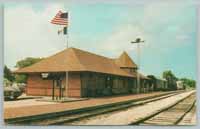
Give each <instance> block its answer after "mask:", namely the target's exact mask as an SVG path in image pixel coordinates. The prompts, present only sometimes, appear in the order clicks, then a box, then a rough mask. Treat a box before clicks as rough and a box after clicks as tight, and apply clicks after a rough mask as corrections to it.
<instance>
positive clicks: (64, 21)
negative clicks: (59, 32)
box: [51, 11, 68, 26]
mask: <svg viewBox="0 0 200 129" xmlns="http://www.w3.org/2000/svg"><path fill="white" fill-rule="evenodd" d="M51 23H52V24H57V25H65V26H67V25H68V13H67V12H66V13H63V12H62V11H59V12H58V13H57V14H56V16H55V17H54V18H53V19H52V20H51Z"/></svg>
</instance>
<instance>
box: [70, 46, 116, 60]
mask: <svg viewBox="0 0 200 129" xmlns="http://www.w3.org/2000/svg"><path fill="white" fill-rule="evenodd" d="M71 48H72V49H76V50H79V51H82V52H85V53H88V54H92V55H95V56H99V57H102V58H106V59H112V58H110V57H106V56H103V55H99V54H95V53H93V52H90V51H86V50H82V49H79V48H74V47H71Z"/></svg>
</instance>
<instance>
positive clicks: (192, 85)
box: [180, 78, 196, 88]
mask: <svg viewBox="0 0 200 129" xmlns="http://www.w3.org/2000/svg"><path fill="white" fill-rule="evenodd" d="M180 80H181V81H182V82H183V85H184V86H185V87H186V88H195V87H196V81H195V80H192V79H188V78H181V79H180Z"/></svg>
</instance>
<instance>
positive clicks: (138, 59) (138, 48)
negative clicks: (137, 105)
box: [131, 38, 144, 93]
mask: <svg viewBox="0 0 200 129" xmlns="http://www.w3.org/2000/svg"><path fill="white" fill-rule="evenodd" d="M143 42H144V40H143V41H142V40H141V39H140V38H137V39H136V40H135V41H131V43H132V44H137V55H138V57H137V63H138V67H137V93H139V87H140V74H139V68H140V43H143Z"/></svg>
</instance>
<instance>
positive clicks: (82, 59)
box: [14, 48, 142, 77]
mask: <svg viewBox="0 0 200 129" xmlns="http://www.w3.org/2000/svg"><path fill="white" fill-rule="evenodd" d="M120 67H130V68H136V67H137V66H136V64H135V63H134V62H133V61H132V60H131V58H130V57H129V56H128V54H127V53H123V54H122V55H121V56H120V57H119V58H118V59H115V60H114V59H111V58H107V57H104V56H100V55H96V54H93V53H90V52H87V51H83V50H80V49H77V48H68V49H65V50H63V51H61V52H59V53H57V54H55V55H53V56H50V57H47V58H45V59H44V60H42V61H40V62H38V63H36V64H33V65H31V66H28V67H25V68H21V69H18V70H16V71H15V72H14V73H41V72H66V71H90V72H99V73H106V74H113V75H119V76H127V77H136V73H133V74H130V73H128V72H126V71H124V70H122V69H121V68H120ZM141 77H142V76H141Z"/></svg>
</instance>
